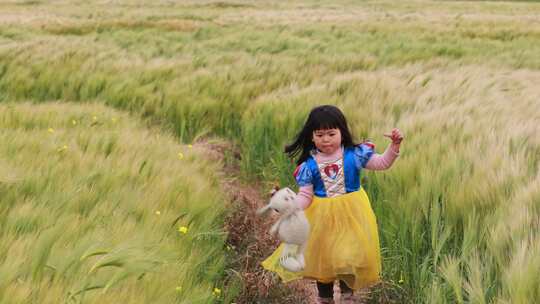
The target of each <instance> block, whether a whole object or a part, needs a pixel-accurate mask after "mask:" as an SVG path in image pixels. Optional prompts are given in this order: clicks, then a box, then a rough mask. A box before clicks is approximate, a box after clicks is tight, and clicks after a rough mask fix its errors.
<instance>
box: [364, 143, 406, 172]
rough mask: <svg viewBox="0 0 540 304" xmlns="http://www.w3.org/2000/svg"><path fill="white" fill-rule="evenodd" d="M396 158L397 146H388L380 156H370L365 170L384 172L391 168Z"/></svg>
mask: <svg viewBox="0 0 540 304" xmlns="http://www.w3.org/2000/svg"><path fill="white" fill-rule="evenodd" d="M398 156H399V144H390V145H389V146H388V148H386V151H384V153H383V154H382V155H381V154H374V155H372V156H371V157H370V159H369V161H368V162H367V164H366V167H365V168H366V169H368V170H386V169H388V168H390V167H391V166H392V164H393V163H394V161H395V160H396V158H398Z"/></svg>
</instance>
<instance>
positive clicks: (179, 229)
mask: <svg viewBox="0 0 540 304" xmlns="http://www.w3.org/2000/svg"><path fill="white" fill-rule="evenodd" d="M178 231H179V232H180V233H183V234H186V233H187V232H188V228H187V227H186V226H182V227H180V228H178Z"/></svg>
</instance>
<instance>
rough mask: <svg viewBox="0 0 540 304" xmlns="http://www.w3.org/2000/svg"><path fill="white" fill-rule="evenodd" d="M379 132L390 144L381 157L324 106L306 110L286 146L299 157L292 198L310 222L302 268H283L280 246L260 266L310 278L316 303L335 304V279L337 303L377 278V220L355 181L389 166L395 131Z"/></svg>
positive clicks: (395, 149) (397, 138) (351, 298)
mask: <svg viewBox="0 0 540 304" xmlns="http://www.w3.org/2000/svg"><path fill="white" fill-rule="evenodd" d="M384 135H385V136H386V137H389V138H390V139H391V140H392V143H391V144H390V145H389V146H388V148H387V149H386V151H385V152H384V154H383V155H379V154H376V153H374V151H373V150H374V145H373V144H372V143H370V142H364V143H362V144H359V145H357V144H354V143H353V137H352V135H351V132H350V131H349V128H348V126H347V121H346V119H345V116H344V115H343V113H342V112H341V111H340V110H339V109H338V108H337V107H334V106H330V105H325V106H319V107H316V108H314V109H313V110H311V113H310V114H309V117H308V119H307V121H306V123H305V125H304V127H303V129H302V130H301V131H300V133H299V134H298V136H297V137H296V139H295V141H294V142H293V143H292V144H291V145H289V146H287V147H285V152H286V153H287V154H288V155H289V157H291V158H296V157H298V160H297V164H298V167H297V168H296V170H295V172H294V176H295V179H296V182H297V184H298V186H299V192H298V196H297V199H298V203H299V204H300V207H301V208H303V209H305V210H304V211H305V213H306V217H307V218H308V220H309V222H310V225H311V231H310V237H309V241H308V245H307V247H306V251H305V262H306V266H305V269H304V270H303V271H302V272H300V273H292V272H288V271H286V270H285V269H283V268H282V267H281V265H280V264H279V256H280V253H281V250H282V247H281V246H280V247H279V248H278V249H277V250H276V251H275V252H274V253H273V254H272V255H271V256H270V257H269V258H268V259H266V260H265V261H264V262H263V263H262V265H263V267H264V268H265V269H267V270H271V271H274V272H276V273H278V275H279V276H280V277H281V278H282V279H283V281H284V282H288V281H291V280H294V279H298V278H302V277H304V278H311V279H315V280H316V281H317V288H318V293H319V303H334V302H333V284H334V281H335V280H339V283H340V288H341V293H342V294H341V303H355V297H354V296H353V290H358V289H360V288H364V287H368V286H371V285H373V284H375V283H377V282H379V275H380V271H381V258H380V253H379V235H378V231H377V222H376V219H375V215H374V214H373V210H372V209H371V205H370V202H369V199H368V197H367V195H366V192H365V191H364V189H363V188H362V187H361V185H360V173H361V171H362V169H364V168H365V169H370V170H384V169H388V168H389V167H390V166H391V165H392V163H393V162H394V160H395V159H396V158H397V157H398V156H399V146H400V143H401V140H402V139H403V136H402V135H401V133H400V131H399V130H398V129H393V130H392V133H391V134H384Z"/></svg>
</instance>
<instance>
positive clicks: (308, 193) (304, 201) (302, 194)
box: [293, 162, 313, 210]
mask: <svg viewBox="0 0 540 304" xmlns="http://www.w3.org/2000/svg"><path fill="white" fill-rule="evenodd" d="M293 175H294V179H295V180H296V184H297V185H298V188H299V190H298V194H297V195H296V200H297V203H298V206H299V207H300V208H302V210H303V209H306V208H307V207H308V206H309V205H310V204H311V200H312V199H313V183H312V181H311V171H310V170H309V168H308V167H307V165H306V163H305V162H304V163H302V164H300V165H299V166H298V167H296V170H294V174H293Z"/></svg>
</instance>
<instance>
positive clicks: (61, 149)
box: [57, 145, 67, 152]
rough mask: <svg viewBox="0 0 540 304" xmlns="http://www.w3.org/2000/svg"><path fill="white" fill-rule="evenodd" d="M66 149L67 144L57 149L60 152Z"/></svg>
mask: <svg viewBox="0 0 540 304" xmlns="http://www.w3.org/2000/svg"><path fill="white" fill-rule="evenodd" d="M66 150H67V146H66V145H64V146H63V147H61V148H58V150H57V151H58V152H64V151H66Z"/></svg>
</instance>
